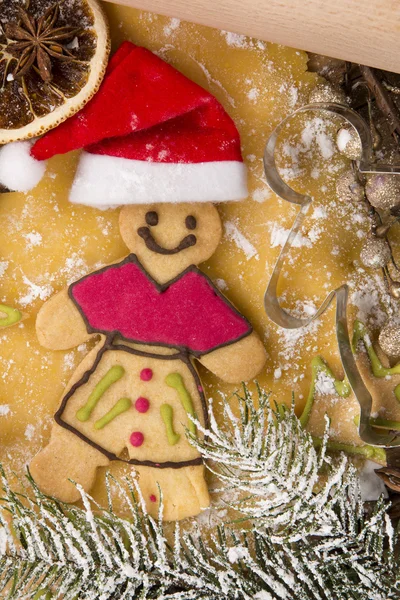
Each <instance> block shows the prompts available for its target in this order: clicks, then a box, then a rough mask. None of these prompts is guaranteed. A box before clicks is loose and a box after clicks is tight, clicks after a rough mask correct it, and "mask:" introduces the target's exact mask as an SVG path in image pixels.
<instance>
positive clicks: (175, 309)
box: [70, 256, 251, 354]
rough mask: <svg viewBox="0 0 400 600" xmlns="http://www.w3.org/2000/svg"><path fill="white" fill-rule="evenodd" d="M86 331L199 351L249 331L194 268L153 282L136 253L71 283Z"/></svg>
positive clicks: (208, 350)
mask: <svg viewBox="0 0 400 600" xmlns="http://www.w3.org/2000/svg"><path fill="white" fill-rule="evenodd" d="M70 295H71V298H72V299H73V300H74V302H75V304H76V305H77V306H78V308H79V309H80V310H81V312H82V313H83V316H84V318H85V319H86V323H87V326H88V330H89V331H95V332H101V333H104V334H108V333H112V332H117V333H119V334H120V336H122V337H123V338H125V339H126V340H129V341H134V342H141V343H144V344H159V345H165V346H174V347H179V348H185V349H188V350H189V351H190V352H192V353H193V354H204V353H206V352H210V351H211V350H213V349H215V348H218V347H219V346H223V345H225V344H229V343H231V342H234V341H236V340H238V339H240V338H241V337H244V336H245V335H247V334H248V333H250V332H251V326H250V324H249V323H248V321H247V320H246V319H245V318H244V317H243V316H242V315H240V314H239V313H238V312H237V311H236V310H235V308H234V307H233V306H232V305H231V304H230V303H229V302H228V300H227V299H225V298H224V297H223V296H221V295H220V294H219V293H218V291H217V290H216V289H215V288H214V286H213V285H212V283H211V281H210V280H209V279H208V278H207V277H206V276H205V275H204V274H203V273H201V272H200V271H199V270H198V269H196V268H195V267H191V268H189V269H188V270H187V271H185V272H184V273H183V275H181V276H180V277H178V278H177V279H175V280H173V281H172V282H171V284H169V285H168V284H167V285H166V286H163V287H161V286H158V285H157V284H156V283H155V282H154V281H153V280H152V279H151V278H150V277H149V276H148V275H147V274H146V273H145V272H144V271H143V269H142V268H141V266H139V264H138V262H137V259H136V257H134V256H131V257H129V258H128V259H127V260H125V261H123V262H122V263H119V264H117V265H113V266H110V267H105V268H104V269H101V270H100V271H97V272H95V273H92V274H91V275H88V276H87V277H84V278H83V279H80V280H79V281H77V282H76V283H74V284H72V285H71V287H70Z"/></svg>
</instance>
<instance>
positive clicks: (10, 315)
mask: <svg viewBox="0 0 400 600" xmlns="http://www.w3.org/2000/svg"><path fill="white" fill-rule="evenodd" d="M0 313H4V314H5V315H7V316H6V317H4V318H2V319H0V327H8V326H9V325H14V323H18V321H20V320H21V319H22V313H21V312H20V311H19V310H17V309H16V308H11V306H6V305H5V304H0Z"/></svg>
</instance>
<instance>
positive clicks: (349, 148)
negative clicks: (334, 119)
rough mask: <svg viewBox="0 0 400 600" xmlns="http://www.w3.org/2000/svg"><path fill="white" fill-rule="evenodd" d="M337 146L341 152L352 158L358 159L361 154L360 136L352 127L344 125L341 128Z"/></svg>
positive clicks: (337, 137)
mask: <svg viewBox="0 0 400 600" xmlns="http://www.w3.org/2000/svg"><path fill="white" fill-rule="evenodd" d="M336 146H337V147H338V150H339V152H340V154H343V155H344V156H347V158H350V159H351V160H357V159H359V158H360V156H361V142H360V137H359V135H358V134H357V133H356V132H355V131H354V129H352V128H351V129H348V128H347V127H342V128H341V129H339V131H338V133H337V136H336Z"/></svg>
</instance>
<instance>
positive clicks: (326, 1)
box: [112, 0, 400, 73]
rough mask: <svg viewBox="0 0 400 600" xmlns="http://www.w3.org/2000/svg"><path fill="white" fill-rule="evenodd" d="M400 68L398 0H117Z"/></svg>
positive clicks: (337, 54) (195, 20) (385, 67)
mask: <svg viewBox="0 0 400 600" xmlns="http://www.w3.org/2000/svg"><path fill="white" fill-rule="evenodd" d="M112 1H116V2H117V3H118V4H126V5H128V6H134V7H136V8H141V9H143V10H149V11H152V12H155V13H159V14H162V15H168V16H171V17H178V18H180V19H184V20H186V21H192V22H194V23H201V24H203V25H210V26H211V27H217V28H218V29H225V30H228V31H233V32H235V33H244V34H247V35H251V36H254V37H256V38H259V39H262V40H267V41H270V42H278V43H279V44H284V45H285V46H291V47H295V48H301V49H303V50H308V51H310V52H317V53H319V54H324V55H326V56H333V57H336V58H341V59H344V60H349V61H351V62H356V63H362V64H365V65H369V66H371V67H378V68H381V69H386V70H388V71H395V72H397V73H399V72H400V2H399V0H112Z"/></svg>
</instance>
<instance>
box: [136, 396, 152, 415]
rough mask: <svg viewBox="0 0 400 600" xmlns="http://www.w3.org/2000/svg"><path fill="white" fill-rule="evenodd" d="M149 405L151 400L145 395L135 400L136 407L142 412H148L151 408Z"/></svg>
mask: <svg viewBox="0 0 400 600" xmlns="http://www.w3.org/2000/svg"><path fill="white" fill-rule="evenodd" d="M149 407H150V402H149V401H148V400H147V398H143V396H140V398H138V399H137V400H136V402H135V408H136V410H137V411H138V412H140V413H145V412H147V411H148V410H149Z"/></svg>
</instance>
